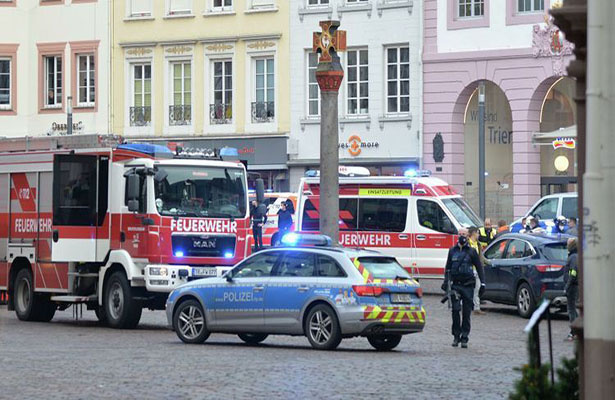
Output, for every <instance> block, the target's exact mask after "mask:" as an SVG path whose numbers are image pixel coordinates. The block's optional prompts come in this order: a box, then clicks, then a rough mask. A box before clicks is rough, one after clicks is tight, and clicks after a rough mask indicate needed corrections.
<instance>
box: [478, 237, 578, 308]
mask: <svg viewBox="0 0 615 400" xmlns="http://www.w3.org/2000/svg"><path fill="white" fill-rule="evenodd" d="M569 237H570V236H567V235H534V234H520V233H507V234H504V235H502V236H500V237H498V238H497V240H495V241H493V242H492V243H491V244H490V245H489V246H488V247H487V248H486V249H485V251H484V253H483V255H484V259H483V260H484V263H485V281H486V282H485V286H486V287H485V293H484V294H483V296H482V299H484V300H490V301H492V302H494V303H502V304H510V305H516V306H517V310H518V311H519V315H521V316H522V317H523V318H529V317H530V316H531V315H532V313H533V312H534V309H535V308H536V304H537V303H538V301H539V300H540V299H543V298H546V299H550V300H554V302H553V303H554V305H564V304H565V302H566V297H565V293H564V270H565V265H566V259H567V257H568V250H567V248H566V241H567V240H568V238H569Z"/></svg>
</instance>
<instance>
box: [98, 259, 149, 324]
mask: <svg viewBox="0 0 615 400" xmlns="http://www.w3.org/2000/svg"><path fill="white" fill-rule="evenodd" d="M103 305H104V307H105V314H106V317H107V323H108V324H109V326H110V327H112V328H117V329H132V328H134V327H136V326H137V325H138V324H139V320H140V319H141V312H142V311H143V309H142V308H141V302H139V301H137V300H135V299H134V298H133V297H132V291H131V290H130V283H129V282H128V279H126V275H124V273H123V272H121V271H118V272H114V273H113V274H111V276H110V277H109V279H108V280H107V284H106V287H105V296H104V299H103Z"/></svg>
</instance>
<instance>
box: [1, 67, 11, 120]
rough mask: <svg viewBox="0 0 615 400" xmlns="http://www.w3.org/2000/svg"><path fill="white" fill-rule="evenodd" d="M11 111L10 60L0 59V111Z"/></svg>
mask: <svg viewBox="0 0 615 400" xmlns="http://www.w3.org/2000/svg"><path fill="white" fill-rule="evenodd" d="M3 109H4V110H10V109H11V59H10V58H0V110H3Z"/></svg>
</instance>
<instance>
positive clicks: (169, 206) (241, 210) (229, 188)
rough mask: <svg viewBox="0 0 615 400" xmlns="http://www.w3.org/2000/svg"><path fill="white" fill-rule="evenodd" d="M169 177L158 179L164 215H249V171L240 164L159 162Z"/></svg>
mask: <svg viewBox="0 0 615 400" xmlns="http://www.w3.org/2000/svg"><path fill="white" fill-rule="evenodd" d="M158 169H160V170H164V171H165V172H166V173H167V177H166V178H165V179H164V180H162V181H159V182H154V186H155V195H156V208H157V210H158V213H159V214H160V215H169V216H189V217H203V218H240V217H245V215H246V206H247V190H246V186H245V182H246V180H245V173H244V170H243V169H240V168H220V167H193V166H185V167H184V166H159V167H158Z"/></svg>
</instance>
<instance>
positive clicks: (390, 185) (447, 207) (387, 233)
mask: <svg viewBox="0 0 615 400" xmlns="http://www.w3.org/2000/svg"><path fill="white" fill-rule="evenodd" d="M339 194H340V201H339V209H340V214H339V219H340V221H339V227H340V236H339V242H340V244H341V245H342V246H345V247H360V248H373V249H375V250H378V251H380V252H382V253H384V254H387V255H391V256H394V257H396V258H397V259H398V260H399V262H400V263H401V264H402V266H403V267H404V268H405V269H406V270H408V272H410V273H411V274H412V275H413V276H415V277H418V278H442V277H443V276H444V266H445V264H446V258H447V254H448V250H449V248H451V247H452V246H453V245H454V243H455V242H456V240H457V234H458V230H459V229H460V228H462V227H465V228H467V227H471V226H481V225H482V224H481V221H480V219H479V217H478V216H477V215H476V213H475V212H474V211H473V210H472V209H471V207H470V206H469V205H468V204H467V203H466V202H465V200H464V199H463V197H461V196H460V195H459V194H458V193H457V192H456V191H455V189H454V188H453V187H452V186H450V185H449V184H448V183H446V182H444V181H443V180H441V179H439V178H434V177H431V176H430V173H429V172H428V171H420V172H419V173H418V175H417V176H414V177H405V176H370V177H340V178H339ZM297 203H298V209H297V217H298V221H297V226H298V228H297V230H300V231H301V232H308V231H318V230H319V229H320V227H319V217H320V213H319V209H320V181H319V178H318V177H305V178H302V180H301V182H300V186H299V199H298V201H297Z"/></svg>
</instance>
